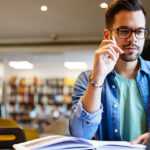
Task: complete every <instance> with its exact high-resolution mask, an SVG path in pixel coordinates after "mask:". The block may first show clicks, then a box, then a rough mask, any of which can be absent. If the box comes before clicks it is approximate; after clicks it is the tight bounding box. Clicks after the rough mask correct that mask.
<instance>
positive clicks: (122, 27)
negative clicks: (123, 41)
mask: <svg viewBox="0 0 150 150" xmlns="http://www.w3.org/2000/svg"><path fill="white" fill-rule="evenodd" d="M118 28H119V29H130V28H129V27H128V26H120V27H118Z"/></svg>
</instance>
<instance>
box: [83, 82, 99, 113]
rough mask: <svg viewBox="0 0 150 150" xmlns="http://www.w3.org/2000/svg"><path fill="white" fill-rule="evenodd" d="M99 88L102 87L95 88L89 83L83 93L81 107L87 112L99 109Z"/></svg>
mask: <svg viewBox="0 0 150 150" xmlns="http://www.w3.org/2000/svg"><path fill="white" fill-rule="evenodd" d="M101 90H102V88H95V87H93V86H92V85H91V84H90V83H89V84H88V87H87V89H86V91H85V93H84V95H83V99H82V102H83V108H84V109H85V110H86V111H87V112H89V113H93V112H96V111H98V110H99V109H100V105H101Z"/></svg>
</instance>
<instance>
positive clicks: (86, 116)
mask: <svg viewBox="0 0 150 150" xmlns="http://www.w3.org/2000/svg"><path fill="white" fill-rule="evenodd" d="M89 75H90V71H88V72H84V73H82V74H81V75H80V76H79V77H78V79H77V81H76V83H75V85H74V93H73V96H72V100H73V111H72V115H71V118H70V122H69V130H70V133H71V135H72V136H76V137H82V138H85V139H92V137H93V136H94V135H95V133H96V132H97V129H98V125H99V123H100V121H101V118H102V112H103V107H102V105H101V108H100V109H99V110H98V111H96V112H94V113H88V112H87V111H86V110H85V109H84V108H83V106H82V96H83V94H84V92H85V90H86V87H87V84H88V76H89Z"/></svg>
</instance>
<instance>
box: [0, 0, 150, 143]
mask: <svg viewBox="0 0 150 150" xmlns="http://www.w3.org/2000/svg"><path fill="white" fill-rule="evenodd" d="M105 2H106V3H105ZM110 2H112V0H105V1H103V0H92V1H91V0H82V1H81V0H61V1H59V0H36V1H35V0H31V1H26V0H21V1H18V0H13V1H9V0H5V1H0V18H1V21H0V128H11V127H14V128H21V129H22V130H23V131H24V133H25V138H26V140H27V141H30V140H33V139H36V138H40V137H45V136H48V135H51V134H56V135H65V136H69V135H70V133H69V126H68V124H69V118H70V116H71V112H72V93H73V86H74V83H75V81H76V79H77V77H78V75H80V73H81V72H82V71H85V70H91V69H92V68H93V62H94V53H95V50H96V49H98V48H99V45H100V42H101V41H102V40H103V31H104V28H105V18H104V17H105V15H104V14H105V9H106V8H107V3H110ZM143 4H144V7H145V9H146V10H147V15H148V17H149V18H150V8H149V5H150V2H149V1H148V0H147V1H146V0H145V1H143ZM147 26H148V27H149V28H150V20H149V19H148V20H147ZM149 49H150V36H148V38H147V39H146V41H145V47H144V52H143V54H142V56H143V58H144V59H146V60H150V55H149ZM0 132H2V131H1V129H0ZM0 135H1V133H0ZM7 138H8V137H6V136H4V137H2V136H0V141H1V140H2V141H3V140H5V139H6V140H7ZM9 138H11V136H9ZM12 139H13V137H12ZM0 143H1V142H0ZM2 145H3V144H2Z"/></svg>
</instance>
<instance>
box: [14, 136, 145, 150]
mask: <svg viewBox="0 0 150 150" xmlns="http://www.w3.org/2000/svg"><path fill="white" fill-rule="evenodd" d="M13 147H14V148H15V150H60V149H61V150H121V149H126V150H130V149H131V150H145V149H146V146H144V145H141V144H131V143H129V142H124V141H96V140H85V139H82V138H76V137H69V136H61V135H51V136H47V137H43V138H39V139H35V140H32V141H27V142H24V143H19V144H15V145H13Z"/></svg>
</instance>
